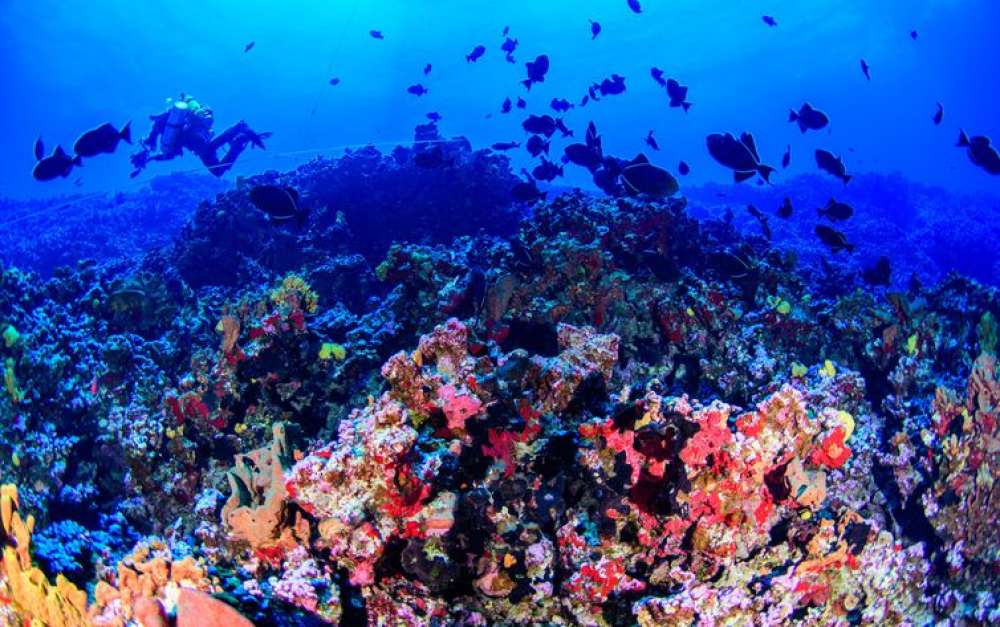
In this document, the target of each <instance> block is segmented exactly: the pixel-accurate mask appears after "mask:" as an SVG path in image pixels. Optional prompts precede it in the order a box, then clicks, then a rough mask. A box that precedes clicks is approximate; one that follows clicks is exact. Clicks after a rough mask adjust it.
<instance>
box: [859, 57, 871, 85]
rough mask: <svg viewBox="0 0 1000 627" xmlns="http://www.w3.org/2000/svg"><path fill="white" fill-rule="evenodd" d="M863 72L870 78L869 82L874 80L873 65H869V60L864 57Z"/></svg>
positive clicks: (862, 62)
mask: <svg viewBox="0 0 1000 627" xmlns="http://www.w3.org/2000/svg"><path fill="white" fill-rule="evenodd" d="M861 73H862V74H864V75H865V78H866V79H868V82H869V83H870V82H871V81H872V73H871V66H869V65H868V62H867V61H865V60H864V59H861Z"/></svg>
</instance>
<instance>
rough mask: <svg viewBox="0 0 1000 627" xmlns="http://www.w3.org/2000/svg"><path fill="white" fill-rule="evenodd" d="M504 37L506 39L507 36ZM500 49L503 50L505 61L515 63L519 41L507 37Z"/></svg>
mask: <svg viewBox="0 0 1000 627" xmlns="http://www.w3.org/2000/svg"><path fill="white" fill-rule="evenodd" d="M504 37H506V35H504ZM500 49H501V50H503V52H504V59H506V60H507V63H513V62H514V51H515V50H517V40H516V39H511V38H510V37H507V38H506V39H504V42H503V43H502V44H500Z"/></svg>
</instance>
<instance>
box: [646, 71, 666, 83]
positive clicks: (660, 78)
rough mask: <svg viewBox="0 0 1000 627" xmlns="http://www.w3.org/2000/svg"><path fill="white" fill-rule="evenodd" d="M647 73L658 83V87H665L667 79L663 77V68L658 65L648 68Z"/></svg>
mask: <svg viewBox="0 0 1000 627" xmlns="http://www.w3.org/2000/svg"><path fill="white" fill-rule="evenodd" d="M649 75H650V76H652V77H653V80H654V81H656V82H657V84H659V86H660V87H666V86H667V81H666V79H665V78H663V70H661V69H660V68H658V67H654V68H650V70H649Z"/></svg>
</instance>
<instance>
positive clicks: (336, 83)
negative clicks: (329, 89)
mask: <svg viewBox="0 0 1000 627" xmlns="http://www.w3.org/2000/svg"><path fill="white" fill-rule="evenodd" d="M330 84H331V85H333V86H335V87H336V86H337V85H339V84H340V79H339V78H337V77H336V76H334V77H333V78H331V79H330Z"/></svg>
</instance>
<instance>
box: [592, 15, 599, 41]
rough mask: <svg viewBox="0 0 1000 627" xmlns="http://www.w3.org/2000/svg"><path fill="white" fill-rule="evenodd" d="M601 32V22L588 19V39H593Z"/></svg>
mask: <svg viewBox="0 0 1000 627" xmlns="http://www.w3.org/2000/svg"><path fill="white" fill-rule="evenodd" d="M600 34H601V23H600V22H595V21H594V20H590V39H591V41H593V40H594V39H597V36H598V35H600Z"/></svg>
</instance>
